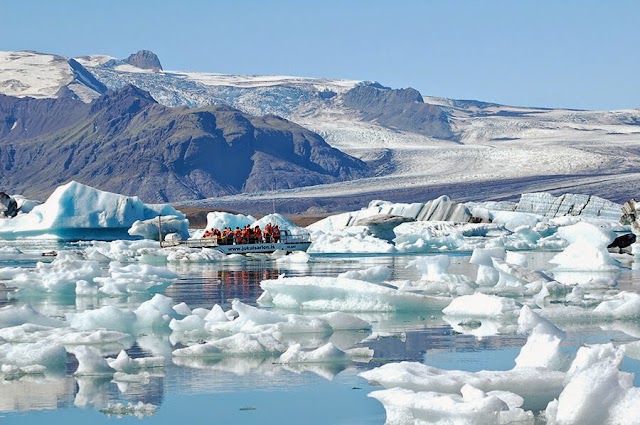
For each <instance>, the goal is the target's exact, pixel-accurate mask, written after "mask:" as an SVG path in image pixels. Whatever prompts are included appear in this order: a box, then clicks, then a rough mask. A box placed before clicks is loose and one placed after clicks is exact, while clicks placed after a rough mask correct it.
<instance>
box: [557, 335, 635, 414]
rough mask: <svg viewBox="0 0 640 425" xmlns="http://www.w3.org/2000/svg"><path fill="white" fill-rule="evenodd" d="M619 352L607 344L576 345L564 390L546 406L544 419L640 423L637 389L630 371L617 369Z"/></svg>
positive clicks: (620, 354)
mask: <svg viewBox="0 0 640 425" xmlns="http://www.w3.org/2000/svg"><path fill="white" fill-rule="evenodd" d="M580 351H583V353H581V352H580ZM623 356H624V355H623V354H622V352H621V350H617V349H614V348H613V347H612V346H611V345H610V344H607V345H605V346H604V347H596V348H580V350H578V353H577V355H576V360H575V361H574V364H572V366H571V368H570V370H569V372H568V373H567V378H568V382H567V384H566V386H565V388H564V390H563V391H562V393H561V394H560V396H559V397H558V399H557V400H556V401H553V402H551V403H549V406H548V407H547V410H546V412H545V415H546V418H547V422H548V423H550V424H568V423H571V424H574V423H602V424H604V423H616V424H618V423H619V424H623V423H624V424H626V423H629V424H632V423H640V409H638V402H640V389H639V388H636V387H633V375H631V374H628V373H624V372H620V371H619V370H618V368H619V365H620V362H621V360H622V357H623ZM576 363H578V366H576Z"/></svg>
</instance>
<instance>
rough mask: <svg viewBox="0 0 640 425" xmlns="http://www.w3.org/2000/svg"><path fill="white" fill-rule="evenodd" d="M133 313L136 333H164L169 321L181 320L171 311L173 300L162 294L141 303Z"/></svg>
mask: <svg viewBox="0 0 640 425" xmlns="http://www.w3.org/2000/svg"><path fill="white" fill-rule="evenodd" d="M133 313H134V315H135V320H134V324H135V329H136V330H137V332H138V333H145V332H146V331H149V330H151V331H156V332H164V331H166V330H167V329H168V326H169V323H170V322H171V319H176V318H182V316H181V315H179V314H178V313H177V312H176V311H175V310H174V309H173V300H172V299H171V298H169V297H167V296H165V295H162V294H156V295H154V296H153V298H152V299H150V300H149V301H145V302H143V303H142V304H140V305H139V306H138V308H136V309H135V311H134V312H133Z"/></svg>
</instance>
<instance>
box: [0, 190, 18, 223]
mask: <svg viewBox="0 0 640 425" xmlns="http://www.w3.org/2000/svg"><path fill="white" fill-rule="evenodd" d="M16 215H18V203H17V202H16V200H15V199H13V198H12V197H11V196H9V195H7V194H6V193H4V192H0V218H13V217H15V216H16Z"/></svg>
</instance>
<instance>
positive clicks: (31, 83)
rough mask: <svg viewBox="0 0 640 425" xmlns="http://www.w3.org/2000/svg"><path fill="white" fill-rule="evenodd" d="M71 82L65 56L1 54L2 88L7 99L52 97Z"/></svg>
mask: <svg viewBox="0 0 640 425" xmlns="http://www.w3.org/2000/svg"><path fill="white" fill-rule="evenodd" d="M72 79H73V73H72V71H71V67H70V66H69V64H68V62H67V60H66V59H65V58H63V57H62V56H57V55H47V54H42V53H34V52H2V51H0V89H1V91H2V93H3V94H6V95H8V96H18V97H24V96H31V97H37V98H53V97H56V94H57V93H58V90H60V87H61V86H63V85H66V84H68V83H69V82H71V80H72Z"/></svg>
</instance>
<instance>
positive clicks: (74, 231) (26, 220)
mask: <svg viewBox="0 0 640 425" xmlns="http://www.w3.org/2000/svg"><path fill="white" fill-rule="evenodd" d="M160 214H161V215H163V216H165V215H174V216H177V217H180V218H183V219H184V218H185V217H184V215H183V214H182V213H181V212H179V211H176V210H175V208H173V207H172V206H170V205H166V204H158V205H149V204H144V203H143V202H142V201H141V200H140V199H139V198H138V197H137V196H124V195H119V194H115V193H111V192H103V191H101V190H98V189H94V188H92V187H90V186H86V185H83V184H81V183H78V182H75V181H72V182H70V183H67V184H65V185H63V186H59V187H58V188H57V189H56V190H55V191H54V192H53V193H52V194H51V196H49V199H47V200H46V202H44V203H43V204H40V205H37V206H35V207H33V208H32V209H31V211H30V212H29V213H26V214H18V215H17V216H16V217H15V218H12V219H4V220H0V238H3V239H15V238H19V237H28V236H42V235H47V236H51V237H57V238H61V239H66V240H78V239H79V240H92V239H117V238H120V239H127V238H129V235H128V233H127V231H128V230H129V228H130V227H131V226H132V225H133V223H134V222H135V221H137V220H148V219H150V218H153V217H157V216H158V215H160Z"/></svg>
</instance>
